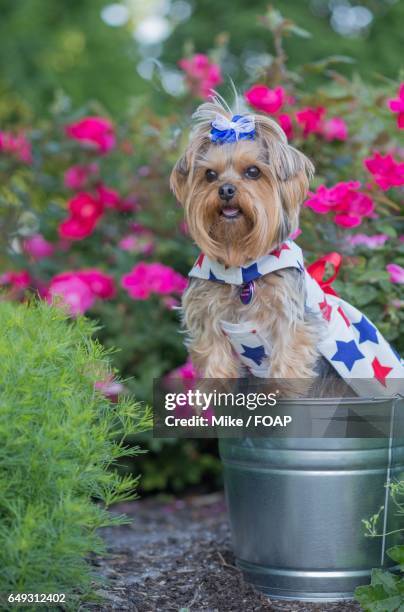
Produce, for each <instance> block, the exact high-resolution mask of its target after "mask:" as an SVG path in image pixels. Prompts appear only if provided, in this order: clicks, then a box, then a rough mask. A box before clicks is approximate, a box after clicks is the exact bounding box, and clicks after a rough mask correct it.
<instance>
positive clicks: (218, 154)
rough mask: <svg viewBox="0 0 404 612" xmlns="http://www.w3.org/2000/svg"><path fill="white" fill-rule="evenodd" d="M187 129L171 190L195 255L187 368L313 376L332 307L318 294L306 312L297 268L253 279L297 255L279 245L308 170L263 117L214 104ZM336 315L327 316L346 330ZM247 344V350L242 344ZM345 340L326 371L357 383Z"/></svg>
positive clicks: (211, 374) (292, 223)
mask: <svg viewBox="0 0 404 612" xmlns="http://www.w3.org/2000/svg"><path fill="white" fill-rule="evenodd" d="M194 119H195V124H196V125H195V127H194V130H193V132H192V133H191V140H190V144H189V146H188V147H187V149H186V151H185V153H184V155H183V156H182V157H181V158H180V159H179V160H178V161H177V163H176V165H175V167H174V169H173V171H172V174H171V181H170V182H171V188H172V190H173V192H174V194H175V196H176V198H177V199H178V201H179V202H180V203H181V204H182V205H183V207H184V210H185V220H186V223H187V226H188V229H189V232H190V234H191V236H192V238H193V240H194V241H195V242H196V244H197V245H198V246H199V247H200V249H201V251H202V253H203V255H201V256H200V258H199V259H198V262H197V264H196V266H195V267H194V270H195V273H194V274H193V273H191V274H190V276H191V281H190V284H189V287H188V289H187V290H186V291H185V293H184V296H183V304H182V306H183V323H184V327H185V329H186V332H187V334H188V348H189V351H190V356H191V359H192V362H193V364H194V365H195V367H196V369H197V371H198V372H200V373H201V374H202V376H204V377H206V378H238V377H240V376H241V375H242V373H243V372H245V366H247V369H248V370H249V372H250V373H252V374H253V375H255V376H260V377H264V378H288V379H291V378H292V379H301V378H307V379H309V378H312V377H315V376H318V371H319V364H322V363H323V365H324V363H327V361H325V360H324V359H322V353H321V351H320V350H319V345H320V344H321V340H322V338H323V335H324V327H325V326H326V325H327V322H329V321H330V316H331V314H330V313H331V310H337V307H338V305H337V304H336V305H335V307H333V308H331V306H330V305H329V302H328V301H327V300H328V299H329V298H328V296H327V297H326V298H324V300H323V302H321V300H322V299H323V298H322V297H321V296H323V295H324V294H323V293H322V292H321V294H319V295H320V297H319V298H318V299H319V304H320V307H319V308H317V309H316V308H310V307H308V304H307V282H308V281H307V276H308V275H307V273H306V274H302V272H304V267H303V266H302V264H301V263H297V264H294V265H292V266H290V267H289V265H288V264H287V263H286V265H282V266H281V265H279V266H278V265H275V267H272V268H271V269H270V271H271V273H266V272H265V270H264V272H262V270H261V273H256V274H253V273H254V271H255V272H257V270H258V271H259V270H260V266H262V265H264V269H265V265H266V263H265V262H266V261H267V259H268V254H270V255H271V257H272V259H273V261H274V262H275V263H276V262H277V261H279V260H280V259H281V257H280V255H282V256H286V257H287V256H288V251H293V248H296V249H298V251H300V249H299V247H297V245H295V244H294V243H293V242H288V238H289V237H290V236H291V235H293V233H294V232H295V231H296V230H297V228H298V222H299V211H300V207H301V205H302V203H303V201H304V199H305V197H306V195H307V192H308V188H309V180H310V178H311V176H312V175H313V173H314V167H313V164H312V163H311V161H310V160H309V159H308V158H307V157H306V156H305V155H304V154H303V153H302V152H300V151H298V150H297V149H295V148H294V147H292V146H291V145H290V144H288V141H287V138H286V136H285V133H284V132H283V130H282V128H281V127H280V126H279V125H278V124H277V123H276V122H275V121H274V120H272V119H271V118H270V117H269V116H267V115H262V114H245V115H239V114H236V115H233V112H232V111H231V109H230V108H229V107H228V106H227V105H226V104H225V102H224V101H223V100H222V99H221V98H219V97H214V98H213V99H212V101H211V102H207V103H204V104H202V105H201V106H200V107H199V108H198V110H197V111H196V113H195V114H194ZM300 252H301V251H300ZM204 257H205V262H204V263H203V258H204ZM297 259H298V257H297ZM206 261H208V262H209V263H208V264H206ZM207 265H208V267H206V266H207ZM204 266H205V271H204V272H203V273H201V272H200V270H202V269H203V268H204ZM218 271H219V273H218ZM251 279H252V280H251ZM212 281H216V282H212ZM244 281H245V282H244ZM318 289H319V288H318ZM316 290H317V288H316ZM319 291H321V290H320V289H319ZM341 303H342V301H341ZM344 304H346V303H344ZM348 306H350V305H347V307H348ZM344 307H345V306H344ZM352 308H353V307H352ZM330 309H331V310H330ZM339 310H340V314H338V315H337V313H336V314H335V316H339V317H340V318H341V322H340V323H341V324H343V325H344V326H345V327H347V325H348V323H347V317H346V316H345V320H344V319H343V318H342V315H343V314H344V313H343V311H342V309H341V307H339ZM354 310H355V309H354ZM356 313H358V317H361V316H362V315H361V313H359V312H358V311H356V310H355V314H356ZM333 316H334V315H333ZM366 321H367V320H366ZM369 325H370V324H369ZM358 326H359V323H358ZM247 328H248V329H247ZM358 329H359V327H358ZM374 329H375V328H374ZM355 331H356V330H355ZM247 332H248V333H247ZM341 333H342V332H341ZM344 333H345V332H344ZM349 333H351V330H349ZM358 333H359V332H358ZM361 333H362V332H361ZM363 333H364V334H365V330H364V331H363ZM367 333H368V334H370V329H367ZM375 333H376V332H375ZM377 333H379V332H377ZM246 334H247V335H246ZM248 334H249V336H248ZM253 336H254V337H255V338H257V339H258V340H257V342H255V345H254V343H252V344H251V342H249V341H248V337H249V338H252V337H253ZM364 337H365V336H363V338H364ZM347 339H348V340H349V341H348V342H342V341H341V342H340V344H338V342H337V344H336V348H335V351H334V349H332V352H336V354H335V355H334V356H333V355H332V354H331V355H330V356H329V358H328V362H330V363H331V359H335V363H336V364H337V363H338V362H340V363H338V365H339V366H341V367H345V368H346V369H347V371H348V370H349V372H350V373H351V375H352V372H354V374H353V376H357V374H355V370H354V368H353V365H356V364H357V362H358V361H359V360H360V359H362V357H363V356H364V355H363V354H362V352H363V351H362V347H363V346H364V345H363V344H360V342H362V336H361V337H360V339H359V340H358V343H359V344H358V347H359V348H357V345H356V343H355V341H354V340H352V339H351V338H350V337H349V338H347ZM367 339H369V338H367ZM237 342H238V346H237ZM352 342H354V344H355V347H354V346H353V344H352ZM365 344H366V342H365ZM368 344H369V342H368ZM345 345H346V346H345ZM356 348H357V353H355V351H354V349H356ZM348 349H349V351H350V352H349V351H348ZM359 349H360V350H359ZM338 351H340V353H339V352H338ZM347 351H348V353H349V354H347ZM352 351H353V354H351V353H352ZM359 354H360V355H362V357H359V356H358V355H359ZM240 356H241V357H240ZM365 356H367V355H366V354H365ZM352 359H353V364H352ZM395 359H396V361H397V358H396V357H395ZM380 363H382V362H380ZM248 365H249V366H250V367H248ZM332 365H334V363H332ZM321 367H322V366H321ZM369 367H370V366H369ZM397 367H398V366H397ZM400 367H401V365H400ZM391 369H392V368H391ZM331 370H333V368H332V367H331ZM379 374H380V372H379ZM384 374H385V372H383V371H382V372H381V374H380V376H383V375H384ZM366 375H367V374H366ZM364 377H365V376H364Z"/></svg>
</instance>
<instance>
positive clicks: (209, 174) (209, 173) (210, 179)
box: [205, 169, 217, 183]
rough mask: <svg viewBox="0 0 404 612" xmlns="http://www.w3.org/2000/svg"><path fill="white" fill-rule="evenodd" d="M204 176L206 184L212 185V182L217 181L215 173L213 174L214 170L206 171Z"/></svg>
mask: <svg viewBox="0 0 404 612" xmlns="http://www.w3.org/2000/svg"><path fill="white" fill-rule="evenodd" d="M205 176H206V180H207V181H208V183H213V181H216V180H217V172H215V171H214V170H210V169H209V170H206V172H205Z"/></svg>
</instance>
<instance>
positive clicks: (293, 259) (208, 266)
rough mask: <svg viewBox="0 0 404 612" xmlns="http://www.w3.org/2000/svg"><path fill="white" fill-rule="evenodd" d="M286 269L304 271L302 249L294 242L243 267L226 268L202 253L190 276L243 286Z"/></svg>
mask: <svg viewBox="0 0 404 612" xmlns="http://www.w3.org/2000/svg"><path fill="white" fill-rule="evenodd" d="M284 268H297V269H298V270H300V271H301V272H303V271H304V260H303V253H302V249H301V248H300V247H299V246H297V244H296V243H295V242H293V240H286V241H285V242H284V243H282V244H281V245H280V246H279V247H278V248H276V249H275V250H273V251H271V252H270V253H268V255H264V256H263V257H260V258H259V259H257V260H256V261H254V262H252V263H251V264H248V265H246V266H241V267H238V266H233V267H226V266H224V265H223V264H221V263H219V262H217V261H215V260H213V259H210V258H209V257H208V256H207V255H205V254H204V253H201V254H200V255H199V257H198V259H197V260H196V262H195V264H194V266H193V268H192V270H191V271H190V272H189V274H188V276H190V277H193V278H201V279H204V280H211V281H215V282H217V283H225V284H229V285H239V286H243V285H246V284H248V283H251V282H253V281H255V280H257V279H258V278H260V277H261V276H265V275H266V274H270V273H271V272H276V271H277V270H282V269H284ZM247 303H248V302H247Z"/></svg>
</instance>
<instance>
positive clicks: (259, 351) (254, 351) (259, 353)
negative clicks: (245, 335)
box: [241, 344, 268, 365]
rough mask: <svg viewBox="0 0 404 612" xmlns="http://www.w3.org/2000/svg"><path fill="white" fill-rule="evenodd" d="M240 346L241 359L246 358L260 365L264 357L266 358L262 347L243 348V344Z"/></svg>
mask: <svg viewBox="0 0 404 612" xmlns="http://www.w3.org/2000/svg"><path fill="white" fill-rule="evenodd" d="M241 346H242V347H243V349H244V353H241V355H243V357H248V359H251V360H252V361H254V362H255V363H256V364H257V365H261V363H262V362H263V360H264V359H265V357H268V355H267V354H266V353H265V349H264V347H263V346H254V347H252V346H244V344H242V345H241Z"/></svg>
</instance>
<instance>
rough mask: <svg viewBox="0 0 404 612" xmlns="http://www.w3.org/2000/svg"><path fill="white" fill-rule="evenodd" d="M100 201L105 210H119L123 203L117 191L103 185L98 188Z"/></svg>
mask: <svg viewBox="0 0 404 612" xmlns="http://www.w3.org/2000/svg"><path fill="white" fill-rule="evenodd" d="M97 195H98V200H99V201H100V202H102V204H103V205H104V206H105V208H117V209H119V207H120V203H121V196H120V195H119V193H118V192H117V191H116V190H115V189H111V188H110V187H107V186H106V185H104V184H102V183H101V185H98V187H97Z"/></svg>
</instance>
